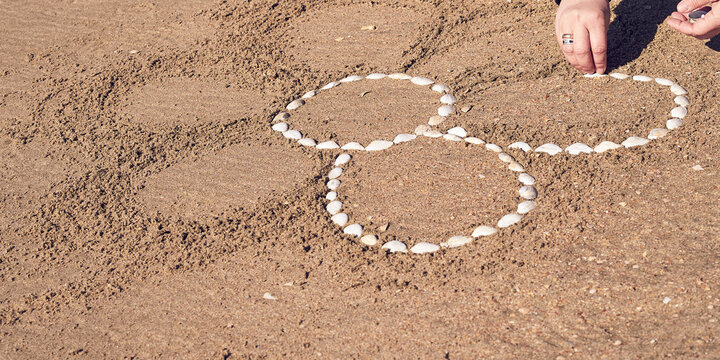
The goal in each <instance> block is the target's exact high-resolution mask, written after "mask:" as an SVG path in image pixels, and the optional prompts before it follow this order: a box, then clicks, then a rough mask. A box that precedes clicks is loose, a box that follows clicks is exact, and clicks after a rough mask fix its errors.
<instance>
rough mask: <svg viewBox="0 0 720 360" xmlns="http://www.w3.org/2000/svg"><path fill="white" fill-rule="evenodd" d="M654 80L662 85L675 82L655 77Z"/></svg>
mask: <svg viewBox="0 0 720 360" xmlns="http://www.w3.org/2000/svg"><path fill="white" fill-rule="evenodd" d="M655 82H656V83H658V84H660V85H662V86H672V84H674V83H675V82H673V81H672V80H670V79H665V78H655Z"/></svg>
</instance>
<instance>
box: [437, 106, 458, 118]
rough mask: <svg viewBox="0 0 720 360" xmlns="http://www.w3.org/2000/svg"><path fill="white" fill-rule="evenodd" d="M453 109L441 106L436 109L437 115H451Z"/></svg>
mask: <svg viewBox="0 0 720 360" xmlns="http://www.w3.org/2000/svg"><path fill="white" fill-rule="evenodd" d="M453 111H455V109H454V108H453V107H452V106H451V105H443V106H441V107H439V108H438V111H437V112H438V115H440V116H448V115H450V114H452V113H453Z"/></svg>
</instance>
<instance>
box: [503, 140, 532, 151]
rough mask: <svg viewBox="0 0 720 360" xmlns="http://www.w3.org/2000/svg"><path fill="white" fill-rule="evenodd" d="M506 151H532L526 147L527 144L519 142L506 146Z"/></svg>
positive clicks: (528, 146)
mask: <svg viewBox="0 0 720 360" xmlns="http://www.w3.org/2000/svg"><path fill="white" fill-rule="evenodd" d="M508 149H520V150H522V151H524V152H528V151H530V150H532V148H531V147H530V145H528V143H524V142H521V141H518V142H514V143H512V144H510V145H509V146H508Z"/></svg>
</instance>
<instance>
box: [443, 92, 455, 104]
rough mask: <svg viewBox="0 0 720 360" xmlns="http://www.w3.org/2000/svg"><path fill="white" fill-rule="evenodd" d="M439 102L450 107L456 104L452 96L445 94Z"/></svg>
mask: <svg viewBox="0 0 720 360" xmlns="http://www.w3.org/2000/svg"><path fill="white" fill-rule="evenodd" d="M440 102H441V103H443V104H446V105H452V104H454V103H456V102H457V98H456V97H455V95H453V94H445V95H443V96H441V97H440Z"/></svg>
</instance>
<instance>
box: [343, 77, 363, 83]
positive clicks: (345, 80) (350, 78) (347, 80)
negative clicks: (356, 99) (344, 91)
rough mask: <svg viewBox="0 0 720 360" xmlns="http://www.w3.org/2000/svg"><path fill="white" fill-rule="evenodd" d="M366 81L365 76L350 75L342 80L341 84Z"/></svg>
mask: <svg viewBox="0 0 720 360" xmlns="http://www.w3.org/2000/svg"><path fill="white" fill-rule="evenodd" d="M362 79H364V77H363V76H360V75H350V76H348V77H346V78H344V79H342V80H340V82H341V83H347V82H353V81H359V80H362Z"/></svg>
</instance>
